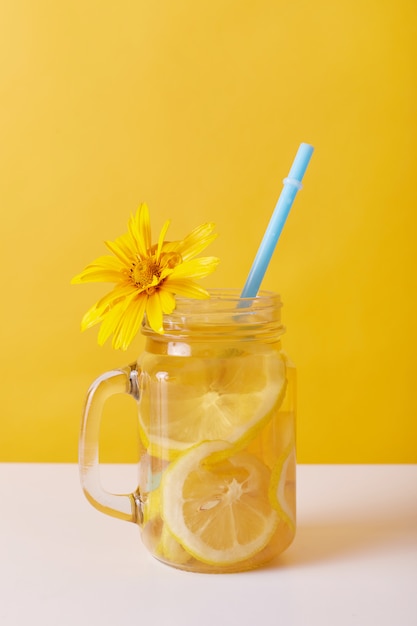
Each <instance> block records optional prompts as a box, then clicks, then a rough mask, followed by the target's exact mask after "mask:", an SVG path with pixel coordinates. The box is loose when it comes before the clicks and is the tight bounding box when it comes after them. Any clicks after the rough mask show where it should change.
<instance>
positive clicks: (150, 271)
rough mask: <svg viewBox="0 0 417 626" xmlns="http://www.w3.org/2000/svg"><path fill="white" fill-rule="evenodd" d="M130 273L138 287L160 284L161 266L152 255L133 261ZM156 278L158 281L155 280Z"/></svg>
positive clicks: (143, 287)
mask: <svg viewBox="0 0 417 626" xmlns="http://www.w3.org/2000/svg"><path fill="white" fill-rule="evenodd" d="M129 273H130V278H131V280H132V281H133V282H134V283H135V285H136V286H137V287H139V288H140V289H146V288H147V287H154V286H155V285H157V284H158V282H159V278H160V276H161V268H160V266H159V264H158V263H156V261H155V260H154V259H153V258H152V257H150V258H149V257H148V258H146V259H143V261H139V263H133V264H132V267H131V268H130V270H129ZM155 278H156V281H155V280H154V279H155Z"/></svg>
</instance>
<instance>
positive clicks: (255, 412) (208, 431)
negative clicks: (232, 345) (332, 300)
mask: <svg viewBox="0 0 417 626" xmlns="http://www.w3.org/2000/svg"><path fill="white" fill-rule="evenodd" d="M152 357H153V355H151V356H150V357H149V356H148V358H147V361H146V362H145V363H143V370H144V371H145V372H146V374H143V375H142V378H143V380H142V387H143V389H142V394H141V395H142V397H141V400H140V403H139V428H140V432H141V438H142V440H143V443H144V445H145V446H146V448H147V450H148V452H149V453H150V454H152V455H154V456H157V457H159V458H165V459H169V460H171V459H175V458H176V457H177V456H178V455H179V453H181V452H183V451H185V450H186V449H187V448H189V447H190V446H193V445H195V444H198V443H201V442H203V441H209V440H210V441H214V440H222V441H227V442H229V443H231V444H236V443H237V442H241V441H242V442H247V441H249V440H250V439H251V438H252V437H253V436H254V435H255V434H256V432H258V431H259V430H260V428H261V427H262V426H263V424H264V423H265V422H266V421H268V419H270V417H271V415H272V412H273V411H275V410H277V409H278V408H279V405H280V404H281V402H282V400H283V398H284V395H285V388H286V365H285V360H284V357H283V356H282V355H281V353H279V352H277V351H276V350H274V349H272V348H271V349H270V350H269V351H267V352H265V353H247V354H242V353H240V354H238V355H236V353H235V352H233V351H230V355H228V356H224V357H217V358H215V359H214V358H207V359H204V358H201V357H199V358H194V357H187V358H185V359H184V358H181V357H169V356H167V357H166V358H165V359H164V370H163V371H162V370H161V369H160V361H159V359H158V358H157V359H155V357H153V360H152Z"/></svg>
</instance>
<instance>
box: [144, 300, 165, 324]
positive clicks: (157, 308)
mask: <svg viewBox="0 0 417 626" xmlns="http://www.w3.org/2000/svg"><path fill="white" fill-rule="evenodd" d="M146 318H147V320H148V324H149V326H150V327H151V328H152V330H154V331H155V332H156V333H160V334H163V332H164V327H163V325H162V305H161V300H160V298H159V293H158V292H157V291H155V293H153V294H152V295H150V296H148V301H147V303H146Z"/></svg>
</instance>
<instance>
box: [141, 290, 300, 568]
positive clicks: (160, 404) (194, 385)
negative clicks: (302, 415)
mask: <svg viewBox="0 0 417 626" xmlns="http://www.w3.org/2000/svg"><path fill="white" fill-rule="evenodd" d="M238 304H239V300H238V295H237V293H235V292H233V291H229V292H220V291H213V292H212V294H211V298H210V300H207V301H192V300H181V299H179V300H178V304H177V308H176V310H175V311H174V312H173V313H172V314H171V315H169V316H166V319H165V321H164V328H165V333H164V335H157V334H156V333H154V332H152V331H151V330H150V329H148V328H146V327H145V328H144V330H143V332H144V334H145V335H146V346H145V351H144V353H143V354H142V355H141V357H140V358H139V360H138V363H137V368H136V369H137V379H136V384H137V389H136V396H137V398H138V417H139V432H140V448H141V449H140V458H141V460H140V470H139V490H138V492H139V494H140V495H139V498H138V503H139V504H138V505H139V507H140V509H141V515H140V519H141V525H142V539H143V542H144V543H145V545H146V547H147V548H148V549H149V551H150V552H151V553H152V554H153V555H154V556H155V557H156V558H158V559H160V560H161V561H163V562H165V563H167V564H170V565H173V566H175V567H179V568H182V569H186V570H190V571H196V572H234V571H241V570H245V569H251V568H254V567H258V566H260V565H262V564H264V563H265V562H267V561H269V560H271V559H272V558H274V557H275V556H276V555H278V554H279V553H280V552H282V551H283V550H284V549H285V548H287V547H288V545H289V544H290V543H291V541H292V539H293V537H294V534H295V415H294V398H295V369H294V366H293V365H292V364H291V362H290V361H289V359H288V357H287V356H286V354H285V353H284V352H283V350H282V346H281V334H282V332H283V327H282V325H281V321H280V300H279V296H277V295H276V294H272V293H266V292H265V293H261V294H260V295H259V296H258V297H257V298H256V299H253V301H252V300H251V302H250V306H244V307H239V306H238Z"/></svg>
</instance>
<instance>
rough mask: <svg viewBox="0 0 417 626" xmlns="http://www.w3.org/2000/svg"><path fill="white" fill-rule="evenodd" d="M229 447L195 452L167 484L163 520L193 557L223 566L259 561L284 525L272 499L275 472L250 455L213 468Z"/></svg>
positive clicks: (174, 468)
mask: <svg viewBox="0 0 417 626" xmlns="http://www.w3.org/2000/svg"><path fill="white" fill-rule="evenodd" d="M225 447H227V444H226V443H225V442H222V441H214V442H205V443H202V444H200V445H198V446H196V447H194V448H191V449H190V450H189V451H188V452H186V453H184V454H183V455H182V456H181V457H180V458H179V459H178V460H176V461H174V462H172V463H171V465H170V466H169V467H168V469H167V470H166V471H165V473H164V476H163V479H162V483H161V516H162V519H163V520H164V522H165V524H166V526H167V528H168V530H169V532H170V533H171V535H172V536H173V537H174V538H175V539H176V540H177V541H178V543H180V544H181V545H182V547H183V548H184V550H185V551H186V552H187V553H189V554H191V555H192V556H194V557H195V558H196V559H199V560H200V561H203V562H204V563H208V564H210V565H217V566H226V565H231V564H233V563H238V562H240V561H244V560H245V559H248V558H250V557H251V556H253V555H255V554H256V553H257V552H259V551H260V550H262V549H263V548H264V547H265V546H266V544H267V543H268V542H269V540H270V539H271V537H272V536H273V534H274V532H275V529H276V527H277V525H278V522H279V516H278V513H277V511H276V510H274V509H273V508H272V507H271V504H270V502H269V499H268V486H269V483H270V475H271V472H270V470H269V469H268V468H267V467H266V466H265V465H264V464H263V463H262V462H261V461H260V460H259V459H257V458H256V457H255V456H253V455H251V454H248V453H247V452H238V453H237V454H235V455H233V456H229V457H228V458H227V459H225V460H222V461H221V462H219V463H213V462H211V461H209V462H208V460H210V459H212V458H213V455H215V453H218V452H220V451H221V450H223V449H224V448H225Z"/></svg>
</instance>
